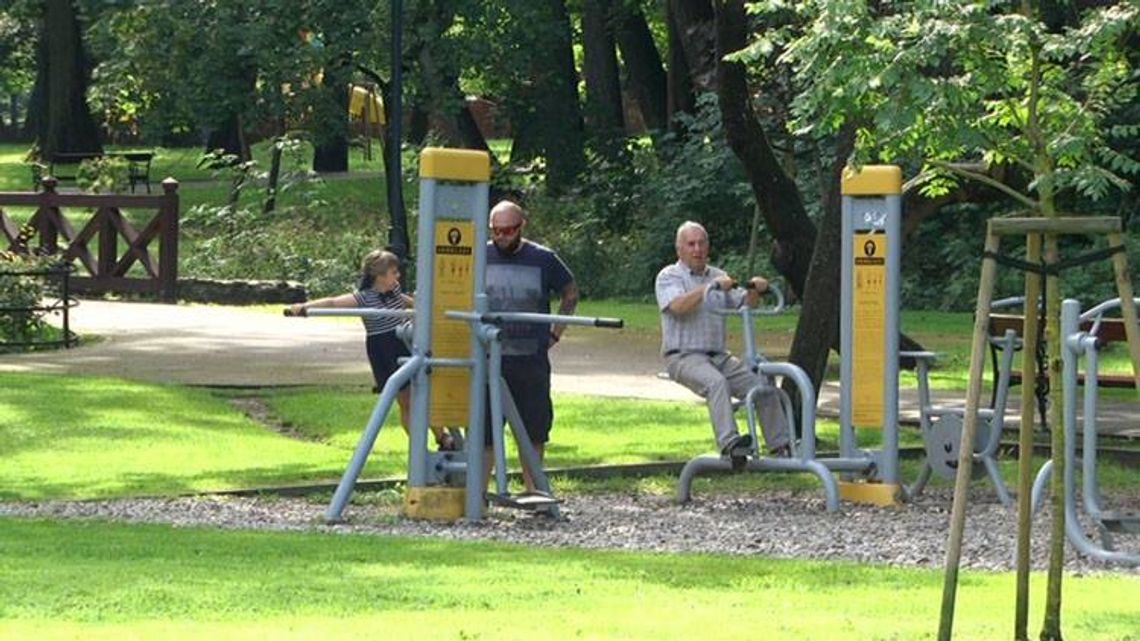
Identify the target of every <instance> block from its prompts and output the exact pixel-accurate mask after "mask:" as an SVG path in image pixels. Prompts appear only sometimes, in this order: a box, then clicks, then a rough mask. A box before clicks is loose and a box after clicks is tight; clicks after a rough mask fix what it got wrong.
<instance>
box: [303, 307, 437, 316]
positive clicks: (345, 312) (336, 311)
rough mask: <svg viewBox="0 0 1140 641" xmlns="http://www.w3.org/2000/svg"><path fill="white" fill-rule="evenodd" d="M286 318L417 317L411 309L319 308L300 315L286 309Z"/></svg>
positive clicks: (304, 310) (307, 310)
mask: <svg viewBox="0 0 1140 641" xmlns="http://www.w3.org/2000/svg"><path fill="white" fill-rule="evenodd" d="M284 313H285V316H288V317H291V318H292V317H308V316H353V317H357V318H411V317H412V316H414V315H415V311H414V310H411V309H376V308H374V307H317V308H313V309H304V308H302V309H301V313H300V314H294V313H293V310H292V309H291V308H289V307H286V308H285V310H284Z"/></svg>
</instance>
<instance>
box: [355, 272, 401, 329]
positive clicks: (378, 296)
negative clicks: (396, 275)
mask: <svg viewBox="0 0 1140 641" xmlns="http://www.w3.org/2000/svg"><path fill="white" fill-rule="evenodd" d="M400 293H401V290H400V285H399V283H397V284H396V287H395V288H394V289H393V290H392V291H390V292H384V293H381V292H378V291H376V290H375V289H372V288H371V287H369V288H368V289H358V290H356V291H355V292H353V294H352V295H353V296H354V297H355V298H356V304H357V305H359V306H361V307H372V308H375V309H406V307H407V306H406V305H404V299H403V297H402V296H400ZM360 320H362V321H364V331H365V333H367V334H368V335H369V336H372V335H373V334H383V333H384V332H391V331H395V329H396V328H397V327H399V326H400V324H401V323H403V322H404V321H405V320H406V319H404V318H399V317H397V316H390V317H379V318H368V317H363V316H362V317H361V318H360Z"/></svg>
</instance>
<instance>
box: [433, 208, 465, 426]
mask: <svg viewBox="0 0 1140 641" xmlns="http://www.w3.org/2000/svg"><path fill="white" fill-rule="evenodd" d="M473 225H474V223H472V222H471V221H470V220H437V221H436V223H435V244H434V248H435V250H434V255H433V261H434V268H433V271H434V272H435V282H434V283H433V288H434V289H433V291H434V292H435V294H434V296H433V297H432V309H431V317H432V322H431V327H432V330H431V346H432V356H433V357H436V358H467V357H468V356H469V355H470V353H471V328H470V326H469V325H468V324H467V321H461V320H453V319H450V318H444V316H443V312H444V311H445V310H455V311H467V310H470V309H473V308H474V306H475V254H474V249H475V248H474V242H475V229H474V226H473ZM470 382H471V375H470V370H469V369H467V368H465V367H461V368H458V367H433V368H432V370H431V411H430V416H429V419H428V422H429V423H430V424H431V425H433V426H440V427H443V426H456V425H466V424H467V418H468V417H467V404H468V403H467V402H468V394H469V392H470Z"/></svg>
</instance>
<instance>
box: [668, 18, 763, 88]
mask: <svg viewBox="0 0 1140 641" xmlns="http://www.w3.org/2000/svg"><path fill="white" fill-rule="evenodd" d="M715 2H720V0H715ZM669 8H671V9H672V10H673V19H674V20H675V21H676V26H677V32H678V34H679V35H680V38H681V47H680V49H681V54H682V55H683V56H684V63H685V66H686V67H687V68H688V72H689V73H688V76H687V78H688V81H689V83H690V84H691V86H692V88H693V89H694V90H695V91H696V93H698V94H699V93H706V92H715V91H716V88H717V74H718V73H719V72H718V70H717V67H718V58H717V44H716V43H717V25H716V18H715V13H714V10H713V7H712V3H710V1H709V0H669ZM747 24H748V23H747V21H746V20H745V21H742V22H741V23H740V24H739V25H738V27H739V30H740V31H741V32H742V33H746V30H747V28H748V27H747ZM744 44H747V43H745V42H742V44H741V45H740V47H739V48H743V47H744Z"/></svg>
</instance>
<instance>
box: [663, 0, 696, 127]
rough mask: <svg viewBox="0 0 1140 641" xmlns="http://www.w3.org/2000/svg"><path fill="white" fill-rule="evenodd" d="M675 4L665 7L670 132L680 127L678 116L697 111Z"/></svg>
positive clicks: (667, 113)
mask: <svg viewBox="0 0 1140 641" xmlns="http://www.w3.org/2000/svg"><path fill="white" fill-rule="evenodd" d="M674 4H675V2H674V1H673V0H670V2H669V3H668V4H667V5H666V7H665V22H666V23H667V25H668V28H669V69H668V72H667V74H666V78H665V80H666V83H667V87H666V94H667V95H666V98H667V102H666V103H665V106H666V113H665V120H666V121H667V122H668V123H669V129H670V130H674V131H675V130H676V128H677V127H678V126H679V123H678V121H677V114H680V113H689V114H691V113H695V112H696V111H697V98H696V96H695V95H694V93H693V81H692V80H690V79H689V78H690V74H689V64H688V63H687V62H685V44H684V39H683V38H682V37H681V27H680V25H678V24H677V16H676V12H675V11H674V9H673V5H674Z"/></svg>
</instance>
